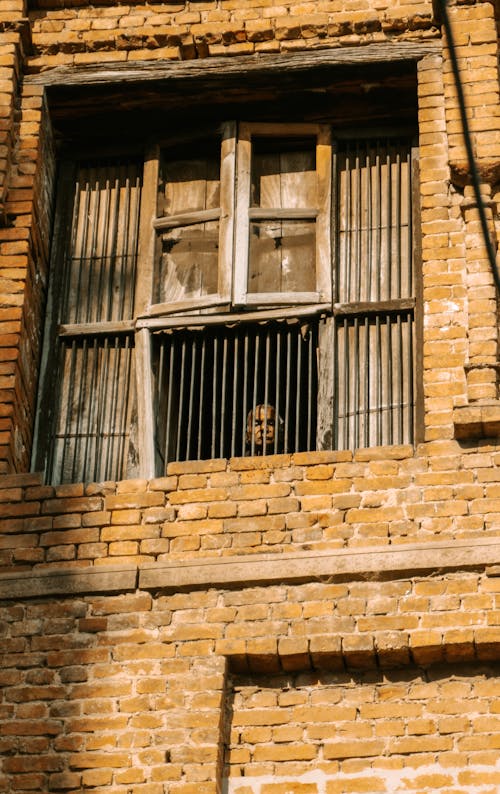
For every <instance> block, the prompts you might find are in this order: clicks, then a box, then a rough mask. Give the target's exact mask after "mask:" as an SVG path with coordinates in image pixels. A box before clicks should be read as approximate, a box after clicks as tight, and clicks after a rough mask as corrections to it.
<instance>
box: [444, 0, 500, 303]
mask: <svg viewBox="0 0 500 794" xmlns="http://www.w3.org/2000/svg"><path fill="white" fill-rule="evenodd" d="M438 3H439V9H440V12H441V18H442V21H443V25H444V29H445V32H446V38H447V41H448V49H449V52H450V60H451V66H452V70H453V77H454V80H455V87H456V90H457V98H458V105H459V109H460V120H461V123H462V134H463V137H464V143H465V149H466V151H467V159H468V163H469V170H470V175H471V179H472V186H473V189H474V196H475V199H476V203H477V208H478V212H479V219H480V222H481V231H482V234H483V238H484V244H485V246H486V252H487V255H488V260H489V263H490V267H491V271H492V273H493V279H494V281H495V286H496V288H497V291H498V292H499V293H500V274H499V272H498V266H497V261H496V253H495V248H494V246H493V243H492V240H491V236H490V232H489V229H488V222H487V219H486V211H485V206H484V201H483V197H482V196H481V186H480V180H479V173H478V169H477V165H476V161H475V157H474V152H473V149H472V140H471V134H470V129H469V122H468V119H467V109H466V106H465V97H464V91H463V86H462V80H461V77H460V70H459V68H458V60H457V52H456V46H455V39H454V36H453V30H452V27H451V23H450V17H449V14H448V2H447V0H438Z"/></svg>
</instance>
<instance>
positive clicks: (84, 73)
mask: <svg viewBox="0 0 500 794" xmlns="http://www.w3.org/2000/svg"><path fill="white" fill-rule="evenodd" d="M439 52H441V40H440V38H439V37H438V34H436V39H435V40H431V41H429V40H425V41H419V42H413V41H412V42H409V41H408V42H406V41H401V42H394V41H392V42H379V43H377V44H367V45H365V46H357V47H339V48H336V49H330V50H329V49H322V50H313V51H304V52H295V53H293V55H286V54H279V55H274V54H267V55H266V54H258V55H249V56H239V57H238V58H224V57H218V58H203V59H196V60H192V61H168V62H167V61H158V60H155V61H143V62H137V63H134V64H131V63H130V62H125V63H124V62H116V63H113V64H109V63H107V64H99V65H95V64H88V65H80V66H76V67H75V66H57V67H55V68H54V69H47V70H44V71H43V72H40V73H39V74H31V75H27V76H26V77H25V82H26V83H27V84H30V83H31V84H37V85H45V86H64V87H69V86H78V85H80V86H85V85H101V84H109V83H123V84H125V83H131V82H143V81H154V82H157V81H182V80H193V81H197V82H198V83H199V82H200V81H201V84H200V87H201V88H203V85H206V84H207V83H210V82H211V81H213V80H214V79H215V80H224V81H225V82H229V81H230V80H231V78H233V79H235V80H240V79H241V77H242V75H246V74H248V75H255V76H258V75H262V76H265V77H269V78H270V79H272V78H273V76H274V75H281V76H283V75H286V74H287V73H289V74H292V75H293V74H296V73H297V72H301V71H307V70H309V69H313V68H316V67H330V66H336V65H338V66H349V65H356V64H360V65H362V64H374V63H392V62H394V61H417V60H420V59H421V58H424V57H425V56H427V55H434V54H436V53H439Z"/></svg>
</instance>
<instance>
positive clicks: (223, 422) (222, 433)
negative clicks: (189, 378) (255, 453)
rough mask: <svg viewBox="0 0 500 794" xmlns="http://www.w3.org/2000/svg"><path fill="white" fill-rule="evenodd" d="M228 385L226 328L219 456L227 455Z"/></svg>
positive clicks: (223, 351) (225, 334)
mask: <svg viewBox="0 0 500 794" xmlns="http://www.w3.org/2000/svg"><path fill="white" fill-rule="evenodd" d="M226 387H227V329H226V328H225V329H224V340H223V343H222V394H221V406H220V408H221V417H220V424H221V427H220V433H219V438H220V444H219V458H224V457H227V455H225V443H226V405H227V403H228V398H229V395H228V394H227V393H226Z"/></svg>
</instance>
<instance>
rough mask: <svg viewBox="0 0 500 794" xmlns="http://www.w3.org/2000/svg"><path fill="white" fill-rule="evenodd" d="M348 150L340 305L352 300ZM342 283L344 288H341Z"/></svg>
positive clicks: (347, 150)
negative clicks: (343, 269) (342, 277)
mask: <svg viewBox="0 0 500 794" xmlns="http://www.w3.org/2000/svg"><path fill="white" fill-rule="evenodd" d="M349 153H350V152H349V149H348V148H347V147H346V153H345V246H344V251H345V273H344V279H341V282H340V285H339V288H340V289H341V290H342V297H341V299H340V302H341V303H344V301H350V300H352V285H351V178H352V174H351V161H350V158H349ZM342 282H344V285H345V286H342Z"/></svg>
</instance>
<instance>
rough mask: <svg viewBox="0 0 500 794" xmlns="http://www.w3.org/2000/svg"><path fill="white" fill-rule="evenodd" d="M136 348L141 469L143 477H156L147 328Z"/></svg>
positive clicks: (143, 329)
mask: <svg viewBox="0 0 500 794" xmlns="http://www.w3.org/2000/svg"><path fill="white" fill-rule="evenodd" d="M135 347H136V374H137V415H138V421H137V424H138V428H137V437H138V444H139V469H140V474H141V476H142V477H154V474H155V449H154V437H155V423H154V413H153V375H152V372H151V337H150V333H149V330H148V329H147V328H142V329H140V330H139V331H138V332H137V333H136V335H135Z"/></svg>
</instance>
